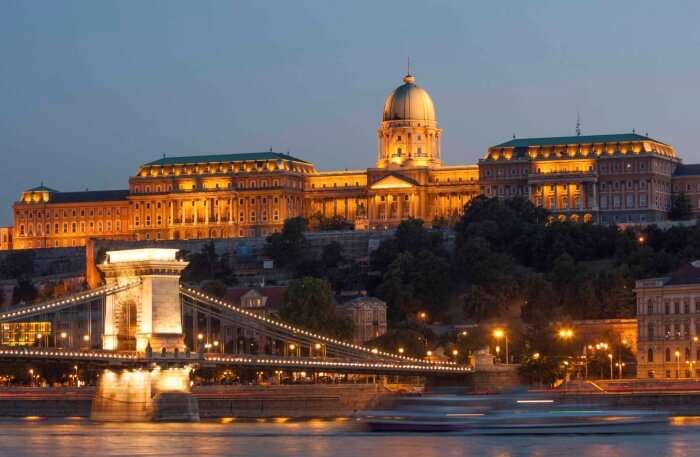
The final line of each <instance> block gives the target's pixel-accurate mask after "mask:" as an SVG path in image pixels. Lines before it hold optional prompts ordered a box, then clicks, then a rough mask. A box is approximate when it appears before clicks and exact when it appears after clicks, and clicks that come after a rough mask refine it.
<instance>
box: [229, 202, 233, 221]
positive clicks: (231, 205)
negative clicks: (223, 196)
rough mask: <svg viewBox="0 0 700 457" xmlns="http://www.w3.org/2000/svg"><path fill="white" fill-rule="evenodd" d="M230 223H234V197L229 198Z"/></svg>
mask: <svg viewBox="0 0 700 457" xmlns="http://www.w3.org/2000/svg"><path fill="white" fill-rule="evenodd" d="M228 223H229V224H233V197H229V198H228Z"/></svg>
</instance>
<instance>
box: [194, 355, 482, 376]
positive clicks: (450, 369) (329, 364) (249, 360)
mask: <svg viewBox="0 0 700 457" xmlns="http://www.w3.org/2000/svg"><path fill="white" fill-rule="evenodd" d="M204 359H205V360H206V361H209V362H220V363H237V364H247V365H269V366H279V365H297V366H299V365H301V366H305V367H309V368H350V369H351V368H378V369H396V370H418V371H439V372H446V373H468V372H470V371H472V370H471V368H470V367H467V366H441V365H437V364H405V363H389V362H354V361H347V360H343V361H332V360H307V359H298V358H297V359H282V358H258V357H226V356H218V355H209V354H205V356H204ZM421 362H422V361H421Z"/></svg>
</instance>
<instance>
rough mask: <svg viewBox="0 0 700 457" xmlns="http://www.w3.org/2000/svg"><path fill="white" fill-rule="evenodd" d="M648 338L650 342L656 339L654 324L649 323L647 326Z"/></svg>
mask: <svg viewBox="0 0 700 457" xmlns="http://www.w3.org/2000/svg"><path fill="white" fill-rule="evenodd" d="M647 338H648V339H650V340H653V339H654V323H653V322H649V323H648V324H647Z"/></svg>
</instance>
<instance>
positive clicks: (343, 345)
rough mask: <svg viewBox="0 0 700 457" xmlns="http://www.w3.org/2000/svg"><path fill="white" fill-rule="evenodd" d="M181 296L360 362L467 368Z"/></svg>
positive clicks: (192, 294)
mask: <svg viewBox="0 0 700 457" xmlns="http://www.w3.org/2000/svg"><path fill="white" fill-rule="evenodd" d="M180 293H181V294H182V295H183V296H185V297H189V298H190V299H192V300H195V301H199V302H202V303H205V304H208V305H210V306H214V307H216V308H218V309H221V310H224V311H227V312H229V313H235V314H236V315H239V316H243V317H245V318H246V319H248V320H250V321H252V322H256V323H257V324H259V325H262V326H265V327H268V328H273V329H274V330H275V331H276V332H278V335H280V336H287V337H289V338H290V339H297V338H304V339H305V340H307V341H308V342H309V343H313V342H319V343H323V344H325V345H327V347H328V348H329V349H331V348H337V349H338V350H340V351H342V354H343V355H344V356H355V357H357V358H363V359H382V360H395V361H401V362H406V363H413V364H417V365H426V366H452V367H461V368H464V369H466V368H467V367H466V366H464V365H458V364H457V363H455V362H452V361H435V360H423V359H418V358H415V357H409V356H405V355H401V354H393V353H390V352H385V351H380V350H378V349H376V348H369V347H366V346H361V345H358V344H354V343H349V342H346V341H342V340H339V339H337V338H332V337H328V336H324V335H319V334H317V333H314V332H310V331H308V330H305V329H302V328H300V327H297V326H295V325H292V324H288V323H285V322H282V321H279V320H276V319H272V318H270V317H267V316H262V315H259V314H257V313H254V312H252V311H249V310H247V309H244V308H240V307H238V306H235V305H232V304H230V303H227V302H225V301H224V300H221V299H218V298H215V297H211V296H209V295H207V294H205V293H204V292H202V291H200V290H197V289H193V288H189V287H185V286H180Z"/></svg>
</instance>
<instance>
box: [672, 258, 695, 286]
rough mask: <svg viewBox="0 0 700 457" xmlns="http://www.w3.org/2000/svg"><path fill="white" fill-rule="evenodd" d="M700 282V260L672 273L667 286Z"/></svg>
mask: <svg viewBox="0 0 700 457" xmlns="http://www.w3.org/2000/svg"><path fill="white" fill-rule="evenodd" d="M684 284H700V262H698V261H695V262H691V263H687V264H685V265H683V266H682V267H680V268H679V269H677V270H676V271H674V272H673V273H671V274H670V275H669V279H668V281H667V282H666V284H665V285H666V286H677V285H684Z"/></svg>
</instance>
